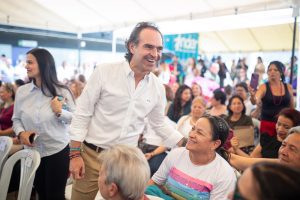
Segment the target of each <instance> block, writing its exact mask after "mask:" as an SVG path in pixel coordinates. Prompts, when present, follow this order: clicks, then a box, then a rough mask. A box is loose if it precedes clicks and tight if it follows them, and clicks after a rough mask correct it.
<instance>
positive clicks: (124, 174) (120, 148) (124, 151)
mask: <svg viewBox="0 0 300 200" xmlns="http://www.w3.org/2000/svg"><path fill="white" fill-rule="evenodd" d="M99 161H100V164H101V165H102V167H103V168H102V169H104V172H105V175H106V180H105V183H106V184H110V183H115V184H116V185H117V186H118V189H119V190H120V194H121V196H122V197H123V198H124V199H130V200H139V199H141V198H142V197H143V195H144V191H145V188H146V186H147V183H148V181H149V179H150V168H149V164H148V161H147V160H146V158H145V155H144V154H143V153H142V151H141V150H140V149H138V148H136V147H131V146H127V145H116V146H114V147H112V148H111V149H107V150H105V151H103V152H101V153H100V156H99Z"/></svg>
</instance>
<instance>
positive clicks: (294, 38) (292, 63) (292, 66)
mask: <svg viewBox="0 0 300 200" xmlns="http://www.w3.org/2000/svg"><path fill="white" fill-rule="evenodd" d="M296 32H297V16H295V21H294V32H293V48H292V57H291V73H290V84H292V83H293V71H294V64H295V63H294V56H295V43H296Z"/></svg>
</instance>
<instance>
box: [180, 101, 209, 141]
mask: <svg viewBox="0 0 300 200" xmlns="http://www.w3.org/2000/svg"><path fill="white" fill-rule="evenodd" d="M205 110H206V102H205V100H204V99H203V98H202V97H196V98H194V100H193V101H192V106H191V113H190V114H189V115H184V116H182V117H181V118H180V119H179V121H178V122H177V127H176V129H177V130H178V131H179V132H180V133H181V134H182V135H183V136H184V137H186V138H188V135H189V132H190V131H191V129H192V127H193V126H195V123H196V121H197V120H198V119H199V118H200V117H202V116H203V114H204V113H205Z"/></svg>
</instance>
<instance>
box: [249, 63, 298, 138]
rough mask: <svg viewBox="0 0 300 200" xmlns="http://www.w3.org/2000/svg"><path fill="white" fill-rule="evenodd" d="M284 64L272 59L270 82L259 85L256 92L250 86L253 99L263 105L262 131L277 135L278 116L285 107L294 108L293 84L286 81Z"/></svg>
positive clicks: (260, 105)
mask: <svg viewBox="0 0 300 200" xmlns="http://www.w3.org/2000/svg"><path fill="white" fill-rule="evenodd" d="M284 68H285V67H284V65H283V64H282V63H281V62H279V61H272V62H271V63H270V64H269V66H268V71H267V74H268V82H267V83H265V84H262V85H260V86H259V88H258V91H257V92H256V93H255V92H254V88H250V93H251V101H252V103H256V105H257V106H258V107H261V125H260V133H262V134H268V135H270V136H274V135H276V129H275V124H276V120H277V119H276V116H277V114H278V113H279V112H280V111H281V110H282V109H283V108H288V107H289V108H294V98H293V89H292V86H291V85H289V84H287V83H285V82H284V81H285V77H284Z"/></svg>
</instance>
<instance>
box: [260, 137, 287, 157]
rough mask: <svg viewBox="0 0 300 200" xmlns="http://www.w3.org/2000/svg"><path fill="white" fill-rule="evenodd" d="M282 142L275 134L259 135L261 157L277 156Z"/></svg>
mask: <svg viewBox="0 0 300 200" xmlns="http://www.w3.org/2000/svg"><path fill="white" fill-rule="evenodd" d="M281 143H282V142H279V141H278V140H277V137H276V136H269V135H268V134H261V135H260V146H261V155H262V157H263V158H278V151H279V148H280V146H281Z"/></svg>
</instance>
